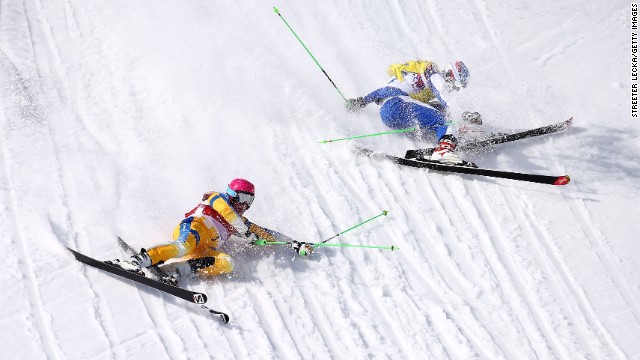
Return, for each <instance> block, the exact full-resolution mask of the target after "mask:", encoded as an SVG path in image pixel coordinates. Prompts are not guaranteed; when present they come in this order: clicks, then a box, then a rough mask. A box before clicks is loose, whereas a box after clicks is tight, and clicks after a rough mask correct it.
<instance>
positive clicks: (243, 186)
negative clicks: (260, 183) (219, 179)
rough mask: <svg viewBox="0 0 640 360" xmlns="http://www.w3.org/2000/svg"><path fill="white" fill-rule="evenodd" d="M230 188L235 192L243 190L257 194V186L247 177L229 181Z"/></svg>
mask: <svg viewBox="0 0 640 360" xmlns="http://www.w3.org/2000/svg"><path fill="white" fill-rule="evenodd" d="M229 189H231V190H233V191H234V192H243V193H246V194H251V195H255V194H256V187H255V186H253V184H252V183H251V181H249V180H245V179H239V178H238V179H233V180H231V182H230V183H229ZM229 195H231V194H229Z"/></svg>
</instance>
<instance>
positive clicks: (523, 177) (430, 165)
mask: <svg viewBox="0 0 640 360" xmlns="http://www.w3.org/2000/svg"><path fill="white" fill-rule="evenodd" d="M356 151H357V152H358V153H359V154H362V155H366V156H374V157H382V158H386V159H389V160H391V161H393V162H395V163H396V164H400V165H405V166H411V167H416V168H426V169H430V170H435V171H444V172H452V173H458V174H470V175H480V176H489V177H494V178H503V179H511V180H519V181H528V182H533V183H538V184H548V185H566V184H568V183H569V181H570V178H569V175H562V176H550V175H536V174H523V173H517V172H509V171H500V170H491V169H483V168H477V167H471V166H460V165H448V164H442V163H439V162H437V161H431V160H426V159H406V158H401V157H399V156H393V155H388V154H384V153H378V152H375V151H373V150H371V149H367V148H362V147H357V148H356Z"/></svg>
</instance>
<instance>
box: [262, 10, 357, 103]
mask: <svg viewBox="0 0 640 360" xmlns="http://www.w3.org/2000/svg"><path fill="white" fill-rule="evenodd" d="M273 12H275V13H276V14H278V16H280V19H282V21H284V24H285V25H287V27H288V28H289V30H291V33H293V36H295V37H296V39H298V41H299V42H300V45H302V47H303V48H304V49H305V50H306V51H307V53H308V54H309V56H311V58H312V59H313V61H314V62H315V63H316V65H318V67H319V68H320V70H322V73H323V74H324V76H326V77H327V79H329V81H330V82H331V85H333V87H334V88H336V90H338V94H340V96H342V99H343V100H344V101H345V102H346V101H347V98H345V97H344V95H342V92H341V91H340V89H338V86H336V84H335V83H334V82H333V80H331V78H330V77H329V74H327V72H326V71H324V69H323V68H322V66H321V65H320V63H319V62H318V60H316V58H315V57H314V56H313V54H311V51H309V49H308V48H307V46H306V45H305V44H304V43H303V42H302V40H300V38H299V37H298V34H296V32H295V31H293V29H292V28H291V26H289V23H288V22H287V20H285V19H284V17H282V14H280V11H278V8H276V7H275V6H274V7H273Z"/></svg>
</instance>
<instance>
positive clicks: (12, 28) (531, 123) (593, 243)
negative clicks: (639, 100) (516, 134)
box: [0, 0, 640, 359]
mask: <svg viewBox="0 0 640 360" xmlns="http://www.w3.org/2000/svg"><path fill="white" fill-rule="evenodd" d="M274 5H275V6H277V7H278V8H279V9H280V11H281V13H282V15H283V16H284V17H285V19H287V21H288V22H289V24H290V25H291V26H292V27H293V29H294V30H295V31H296V32H297V33H298V35H299V36H300V37H301V38H302V40H303V41H304V42H305V43H306V45H307V46H308V47H309V49H310V50H311V51H312V52H313V54H314V55H315V56H316V58H317V59H318V61H319V62H320V63H321V64H322V66H323V67H324V69H325V70H326V71H327V73H328V74H329V75H330V76H331V77H332V79H333V80H334V81H335V82H336V84H337V85H338V86H339V87H340V89H341V91H342V92H343V93H344V94H345V95H346V96H348V97H354V96H362V95H365V94H366V93H368V92H369V91H371V90H373V89H375V88H376V87H378V86H380V85H382V84H383V83H384V82H385V81H386V80H387V77H386V74H385V72H386V67H387V66H388V65H389V64H391V63H397V62H404V61H407V60H411V59H417V58H419V59H423V58H427V59H432V60H435V61H437V62H439V63H441V64H444V63H446V62H447V61H450V60H452V59H457V58H459V59H463V60H464V61H465V62H466V63H467V65H468V66H469V67H470V68H471V71H472V84H471V85H470V86H469V88H468V91H466V92H465V93H463V94H460V99H459V102H460V103H461V104H462V106H464V107H465V108H468V109H471V110H474V111H480V112H481V113H482V114H483V115H484V118H485V122H486V123H487V124H488V125H491V126H495V127H498V128H503V129H527V128H531V127H537V126H542V125H546V124H550V123H555V122H558V121H562V120H564V119H566V118H568V117H569V116H573V117H574V118H575V127H574V129H573V130H571V131H570V132H569V133H568V134H558V135H554V136H547V137H540V138H537V139H530V140H525V141H521V142H518V143H512V144H508V145H503V146H501V147H499V148H497V149H495V150H494V151H485V152H483V153H480V154H475V155H474V154H468V155H467V157H468V158H469V159H471V160H473V161H475V162H477V163H478V164H480V165H482V166H485V167H489V168H497V169H509V170H513V171H520V172H533V173H542V174H552V175H561V174H564V173H568V174H570V175H571V177H572V183H571V184H569V185H567V186H564V187H552V186H547V185H538V184H530V183H522V182H514V181H509V180H494V179H488V178H481V177H473V176H458V175H445V174H440V173H434V172H429V171H426V170H419V169H412V168H401V167H398V166H397V165H394V164H392V163H390V162H385V161H381V160H376V159H370V158H366V157H358V156H355V155H354V154H353V152H352V151H351V146H352V145H353V143H350V142H342V143H334V144H319V143H318V141H320V140H323V139H330V138H339V137H344V136H348V135H360V134H367V133H374V132H380V131H385V130H386V129H385V128H384V126H383V125H382V123H381V122H380V120H379V118H378V116H377V110H376V108H375V106H369V107H368V108H366V109H365V111H363V112H362V113H360V114H355V115H353V114H347V113H346V112H345V110H344V108H343V104H344V102H343V100H342V98H341V97H340V95H339V94H338V93H337V92H336V91H335V89H333V88H332V86H331V85H330V83H329V82H328V81H327V79H326V78H325V77H324V76H323V75H322V73H321V72H320V71H319V69H318V68H317V66H316V65H315V64H314V63H313V61H312V60H311V59H310V58H309V56H308V55H307V54H306V52H305V51H304V49H303V48H302V47H301V46H300V44H299V43H298V42H297V41H296V40H295V38H294V37H293V35H292V34H291V33H290V32H289V30H288V29H287V28H286V27H285V25H284V23H282V21H281V20H280V18H279V17H278V16H277V15H275V14H274V12H273V9H272V7H273V6H274ZM630 32H631V24H630V4H629V3H627V2H624V1H618V0H616V1H605V0H599V1H589V2H583V1H577V0H568V1H552V0H540V1H535V2H522V1H517V0H504V1H490V0H452V1H444V2H438V1H435V0H425V1H417V0H402V1H400V0H392V1H379V0H352V1H345V2H322V1H314V2H311V1H278V2H276V3H268V2H263V1H215V2H200V1H166V0H165V1H125V0H110V1H86V0H64V1H54V0H47V1H44V0H24V1H19V0H0V105H1V107H0V110H1V111H0V140H1V145H0V233H2V234H3V236H2V237H1V238H0V246H1V248H2V251H3V258H4V261H3V271H2V272H0V285H1V288H2V291H1V292H0V334H1V335H2V346H0V358H1V359H45V358H48V359H65V358H69V359H114V358H115V359H124V358H132V359H165V358H173V359H181V358H194V359H196V358H197V359H202V358H215V359H226V358H240V359H245V358H251V359H254V358H256V359H258V358H260V359H271V358H280V359H298V358H305V359H326V358H335V359H342V358H347V357H350V358H353V359H364V358H376V359H384V358H395V359H425V358H428V359H474V358H479V359H552V358H557V359H624V358H629V359H634V358H635V359H640V341H639V338H640V262H638V258H640V244H639V242H638V236H637V234H639V233H640V221H639V220H638V219H639V217H638V213H639V210H638V208H639V206H640V200H639V195H640V182H639V181H638V180H639V179H640V165H639V164H638V159H640V141H639V140H638V139H639V135H640V130H639V127H638V120H636V119H631V118H630V107H631V105H630V81H631V80H630V78H631V75H630V57H631V40H630V38H631V36H630ZM358 143H359V144H364V145H367V146H370V147H373V148H376V149H378V150H383V151H385V152H388V153H392V154H399V155H401V154H403V153H404V151H405V150H407V149H410V148H421V147H428V146H431V143H430V142H429V141H425V140H418V139H413V138H411V137H408V136H403V135H390V136H383V137H377V138H367V139H362V140H359V141H358ZM233 177H246V178H249V179H251V180H252V181H254V182H255V184H256V186H257V191H258V197H257V199H256V201H255V203H254V206H253V207H252V209H251V210H250V211H249V212H248V213H247V215H248V216H249V218H250V219H251V220H253V221H254V222H256V223H258V224H262V225H264V226H267V227H270V228H273V229H276V230H279V231H282V232H284V233H286V234H287V235H289V236H291V237H293V238H296V239H299V240H301V241H319V240H322V239H325V238H327V237H330V236H332V235H334V234H336V233H337V232H340V231H342V230H344V229H347V228H348V227H350V226H352V225H353V224H355V223H357V222H359V221H362V220H364V219H367V218H369V217H371V216H374V215H376V214H379V213H380V212H381V211H382V210H383V209H384V210H389V211H390V213H389V215H388V216H387V217H384V218H382V219H376V220H375V221H373V222H371V223H369V224H367V225H365V226H363V227H362V228H360V229H359V230H357V231H353V232H349V233H347V234H345V235H343V236H341V237H339V238H338V239H335V240H332V241H333V242H342V243H351V244H365V245H396V246H398V247H399V248H400V250H399V251H394V252H391V251H388V250H377V249H367V250H362V249H339V248H322V249H318V250H317V251H316V252H315V253H314V254H313V256H311V257H310V258H308V259H304V258H299V257H296V256H294V254H293V253H292V252H291V251H290V250H287V249H284V248H260V249H250V248H246V247H243V246H240V245H239V242H238V241H230V242H228V243H227V244H225V246H224V250H225V251H227V252H229V253H230V254H232V255H233V257H234V258H235V260H236V271H235V272H234V273H233V274H231V275H229V276H221V277H218V278H215V279H212V280H209V281H197V280H194V281H187V282H186V283H185V284H184V285H185V286H188V287H190V288H192V289H195V290H199V291H204V292H206V293H207V294H208V295H209V298H210V300H209V303H208V305H209V306H211V307H212V308H217V309H220V310H223V311H226V312H228V313H229V314H230V315H231V318H232V321H231V323H230V324H228V325H223V324H220V323H219V322H218V321H217V320H215V319H213V318H211V317H209V316H208V315H207V314H206V313H204V312H203V311H201V310H200V309H199V308H198V307H197V306H194V305H192V304H189V303H186V302H184V301H181V300H177V299H173V298H172V297H170V296H167V295H163V294H161V293H159V292H157V291H155V290H149V289H147V288H144V287H142V286H132V285H130V284H127V283H125V282H123V281H121V280H119V279H117V278H114V277H112V276H108V275H106V274H104V273H101V272H99V271H98V270H95V269H92V268H88V267H85V266H83V265H81V264H80V263H78V262H76V261H75V260H74V259H73V258H72V256H71V255H70V254H69V253H68V252H67V251H66V250H65V246H69V247H73V248H76V249H78V250H79V251H82V252H84V253H86V254H88V255H92V256H95V257H97V258H100V259H111V258H116V257H121V256H122V254H121V252H120V250H119V249H118V248H117V246H116V241H115V239H116V236H117V235H121V236H123V237H124V238H125V239H128V240H129V242H131V243H132V244H133V245H135V246H138V247H142V246H145V247H146V246H150V245H153V244H156V243H159V242H164V241H168V240H170V239H171V233H172V230H173V227H174V226H175V225H176V224H177V223H178V222H179V221H180V220H181V219H182V216H183V214H184V213H185V212H186V211H188V210H190V209H191V208H192V207H193V206H194V205H195V204H196V203H197V202H198V201H199V198H200V196H201V194H202V193H203V192H205V191H207V190H214V189H218V190H222V189H223V188H224V187H225V186H226V184H227V182H228V181H229V180H230V179H231V178H233Z"/></svg>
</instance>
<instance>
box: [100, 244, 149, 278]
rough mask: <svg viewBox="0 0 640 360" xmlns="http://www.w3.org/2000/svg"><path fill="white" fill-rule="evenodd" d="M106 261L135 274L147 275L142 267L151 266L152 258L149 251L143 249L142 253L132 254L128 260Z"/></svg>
mask: <svg viewBox="0 0 640 360" xmlns="http://www.w3.org/2000/svg"><path fill="white" fill-rule="evenodd" d="M105 263H107V264H109V265H113V266H117V267H119V268H121V269H123V270H126V271H128V272H132V273H134V274H138V275H142V276H145V275H144V272H143V271H142V269H144V268H147V267H149V266H151V258H150V257H149V255H148V254H147V252H146V251H145V250H144V249H142V251H141V252H140V254H136V255H132V256H131V257H130V258H129V259H128V260H120V259H115V260H111V261H105Z"/></svg>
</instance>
